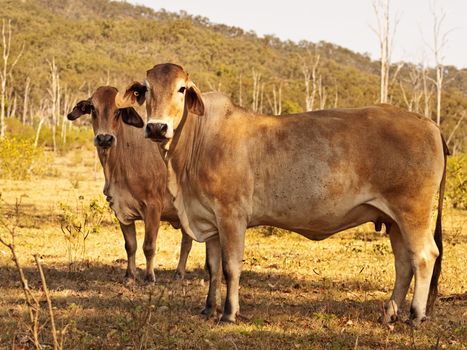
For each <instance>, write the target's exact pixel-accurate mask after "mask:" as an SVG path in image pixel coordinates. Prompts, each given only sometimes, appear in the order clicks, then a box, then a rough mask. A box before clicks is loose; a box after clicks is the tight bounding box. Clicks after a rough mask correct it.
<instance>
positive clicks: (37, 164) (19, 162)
mask: <svg viewBox="0 0 467 350" xmlns="http://www.w3.org/2000/svg"><path fill="white" fill-rule="evenodd" d="M46 164H47V160H46V157H45V155H44V150H43V148H42V147H38V148H35V147H34V143H33V141H32V140H30V139H16V138H14V137H5V138H4V139H0V178H3V179H14V180H23V179H28V178H30V177H31V175H42V174H43V173H44V172H45V171H46V169H47V165H46Z"/></svg>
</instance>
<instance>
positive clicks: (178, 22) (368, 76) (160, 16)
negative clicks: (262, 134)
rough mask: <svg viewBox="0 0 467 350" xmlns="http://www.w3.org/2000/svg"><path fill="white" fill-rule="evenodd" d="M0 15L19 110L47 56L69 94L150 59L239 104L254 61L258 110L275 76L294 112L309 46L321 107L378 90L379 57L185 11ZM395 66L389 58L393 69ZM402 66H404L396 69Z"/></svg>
mask: <svg viewBox="0 0 467 350" xmlns="http://www.w3.org/2000/svg"><path fill="white" fill-rule="evenodd" d="M0 16H1V17H2V18H11V19H12V25H13V33H14V41H13V47H12V52H18V51H19V50H20V47H21V45H22V44H24V45H25V47H26V49H25V52H24V54H23V56H22V58H21V60H20V61H19V64H18V65H17V66H16V67H15V71H14V75H15V79H14V82H13V85H14V86H13V88H14V90H15V92H17V96H18V97H19V100H18V107H19V109H21V106H22V103H21V98H22V96H23V90H24V81H25V79H26V77H27V76H29V77H31V79H32V82H31V84H32V89H31V105H32V107H34V106H36V107H35V108H36V110H37V107H38V106H39V105H40V101H41V100H43V99H44V97H47V94H48V93H47V90H48V89H49V88H50V72H49V66H48V63H47V60H49V61H50V60H51V59H52V58H53V57H54V58H55V62H56V63H57V66H58V68H59V73H60V80H61V86H62V87H63V88H64V89H65V88H66V89H67V91H68V92H70V93H71V96H70V97H71V100H73V99H75V98H76V99H81V98H88V97H89V94H90V92H92V91H93V90H94V89H95V88H97V87H98V86H100V85H106V84H107V83H108V84H110V85H114V86H116V87H118V88H120V89H121V88H123V87H124V86H126V85H127V84H128V83H129V82H130V81H132V80H135V79H142V78H143V76H144V71H145V70H146V69H147V68H149V67H152V66H153V65H154V64H156V63H161V62H169V61H170V62H175V63H179V64H181V65H183V66H184V67H185V68H186V69H187V71H189V72H190V74H191V76H192V78H193V80H194V81H195V82H196V84H197V85H198V86H199V87H200V88H201V90H202V91H208V90H212V89H219V90H221V91H222V92H224V93H226V94H228V95H230V96H231V97H232V99H233V100H234V102H237V103H238V102H239V101H240V100H241V101H242V105H243V106H244V107H246V108H249V107H250V106H251V102H252V87H253V79H252V69H255V71H257V72H259V73H261V85H262V84H264V99H263V102H264V103H263V105H264V110H263V112H266V113H271V112H272V108H271V104H270V103H268V101H269V100H272V99H273V98H272V87H273V85H274V86H276V87H277V86H279V84H280V83H283V89H282V102H283V106H282V107H283V108H282V110H283V113H295V112H301V111H303V110H304V107H305V102H304V101H305V88H304V82H303V73H302V68H303V63H304V62H306V61H309V60H310V57H312V56H313V55H314V54H319V55H320V57H321V59H320V65H319V74H320V75H321V76H322V79H323V85H324V87H325V88H326V95H327V100H326V105H325V107H326V108H329V107H333V106H334V105H335V103H336V100H337V105H338V107H358V106H363V105H369V104H374V103H377V102H378V99H379V62H377V61H372V60H371V59H370V57H369V56H368V55H363V54H358V53H354V52H352V51H350V50H348V49H346V48H343V47H340V46H337V45H334V44H331V43H327V42H319V43H311V42H308V41H301V42H299V43H294V42H291V41H281V40H279V39H278V38H276V37H274V36H273V35H266V36H264V37H259V36H257V35H256V34H255V33H253V32H246V31H244V30H242V29H240V28H235V27H229V26H226V25H222V24H221V25H218V24H214V23H210V22H209V20H208V19H206V18H202V17H195V16H190V15H188V14H186V13H180V14H174V13H169V12H166V11H163V10H161V11H154V10H152V9H149V8H146V7H143V6H133V5H131V4H128V3H125V2H117V1H110V0H31V1H12V0H7V1H3V3H2V6H1V7H0ZM308 63H310V62H308ZM395 69H396V67H395V66H393V67H391V71H392V72H394V71H395ZM408 74H409V69H408V65H407V66H406V67H403V68H402V70H401V72H400V75H399V76H400V77H401V76H407V75H408ZM431 74H432V75H433V72H431ZM446 80H449V81H450V83H449V84H448V85H447V88H446V90H445V91H444V94H443V107H442V115H443V120H442V125H441V128H442V130H443V131H444V133H445V134H449V133H450V132H451V130H452V128H453V127H454V125H455V123H456V120H458V118H459V115H460V114H461V111H463V110H465V109H467V100H466V99H465V91H467V83H466V82H467V76H466V73H465V69H461V70H458V69H456V68H455V67H449V69H448V70H447V76H446ZM398 85H399V84H397V82H396V83H395V84H393V85H392V86H391V89H390V94H391V96H390V98H391V103H393V104H395V105H399V106H401V107H405V103H404V102H403V98H402V95H401V91H400V87H399V86H398ZM407 89H408V90H410V87H407ZM240 91H241V92H240ZM240 96H241V98H240ZM315 107H317V106H315ZM465 128H466V126H461V127H460V128H459V130H458V132H457V133H456V135H455V136H454V139H453V142H452V144H457V145H458V147H457V148H458V149H461V150H462V149H463V147H465V142H466V141H465V137H462V135H465V134H466V133H465V131H466V129H465ZM49 136H50V134H49V133H47V130H44V139H42V136H41V141H40V144H44V142H47V143H50V137H49ZM57 140H58V139H57ZM83 141H84V140H83ZM86 143H88V141H86Z"/></svg>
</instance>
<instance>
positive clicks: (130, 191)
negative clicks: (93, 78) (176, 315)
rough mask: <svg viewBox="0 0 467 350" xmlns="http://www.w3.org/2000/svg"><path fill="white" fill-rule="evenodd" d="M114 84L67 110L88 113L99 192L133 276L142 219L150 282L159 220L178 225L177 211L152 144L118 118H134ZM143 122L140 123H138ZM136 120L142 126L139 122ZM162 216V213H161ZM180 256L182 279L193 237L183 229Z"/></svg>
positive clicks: (74, 113)
mask: <svg viewBox="0 0 467 350" xmlns="http://www.w3.org/2000/svg"><path fill="white" fill-rule="evenodd" d="M116 95H117V89H116V88H114V87H111V86H101V87H99V88H98V89H97V90H96V91H95V92H94V93H93V94H92V96H91V97H90V98H88V99H87V100H84V101H80V102H78V104H77V105H76V106H75V107H74V108H73V111H72V112H71V113H69V114H68V119H69V120H75V119H77V118H79V117H80V116H82V115H83V114H91V115H92V127H93V130H94V135H95V137H94V144H95V146H96V150H97V154H98V156H99V160H100V162H101V164H102V167H103V170H104V177H105V186H104V195H105V196H106V199H107V201H108V202H109V203H110V207H111V208H112V209H113V211H114V212H115V215H116V217H117V219H118V221H119V223H120V228H121V229H122V232H123V237H124V238H125V250H126V252H127V256H128V267H127V271H126V277H128V278H130V279H134V278H135V273H136V263H135V254H136V245H137V243H136V229H135V220H141V219H142V220H144V229H145V236H144V243H143V250H144V254H145V256H146V276H145V279H146V280H147V281H150V282H152V281H154V279H155V276H154V255H155V248H156V238H157V232H158V229H159V222H160V220H163V221H168V222H170V223H171V224H172V225H173V226H174V227H180V223H179V220H178V216H177V212H176V210H175V208H174V207H173V204H172V200H171V197H170V195H169V194H168V193H167V191H166V186H167V185H166V184H167V168H166V166H165V164H164V161H163V160H162V157H161V154H160V151H159V147H158V145H157V144H156V143H154V142H150V141H148V140H146V139H144V137H143V135H142V133H141V132H138V130H136V129H134V128H132V127H129V126H127V125H125V124H124V123H123V122H122V120H123V121H125V122H129V121H133V122H136V123H137V122H138V120H139V119H140V117H139V116H138V114H137V112H136V111H135V110H134V109H133V108H125V109H118V108H117V106H116V105H115V96H116ZM143 124H144V123H143ZM143 124H141V126H143ZM161 215H162V216H161ZM182 233H183V238H182V245H181V249H180V260H179V263H178V267H177V272H176V277H178V278H183V277H184V275H185V267H186V262H187V258H188V254H189V252H190V250H191V245H192V239H191V238H190V237H189V236H187V235H186V234H185V233H184V232H183V230H182Z"/></svg>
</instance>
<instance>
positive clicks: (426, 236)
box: [401, 220, 439, 327]
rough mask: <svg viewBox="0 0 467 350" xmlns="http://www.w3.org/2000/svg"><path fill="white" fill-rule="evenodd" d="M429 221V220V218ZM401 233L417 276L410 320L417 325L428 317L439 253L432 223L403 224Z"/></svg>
mask: <svg viewBox="0 0 467 350" xmlns="http://www.w3.org/2000/svg"><path fill="white" fill-rule="evenodd" d="M427 221H428V222H429V220H427ZM401 233H402V237H403V239H404V242H406V244H407V249H408V251H409V254H410V261H411V265H412V271H413V273H414V276H415V285H414V295H413V299H412V304H411V307H410V320H411V324H412V325H413V326H414V327H417V326H418V325H419V324H420V323H421V322H423V321H424V320H425V319H426V306H427V300H428V294H429V290H430V283H431V277H432V274H433V267H434V265H435V262H436V258H437V257H438V255H439V250H438V247H437V245H436V243H435V240H434V237H433V233H432V232H431V230H430V225H429V224H425V225H402V226H401Z"/></svg>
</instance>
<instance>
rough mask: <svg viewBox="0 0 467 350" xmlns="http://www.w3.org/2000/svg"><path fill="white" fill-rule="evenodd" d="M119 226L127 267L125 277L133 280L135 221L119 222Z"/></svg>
mask: <svg viewBox="0 0 467 350" xmlns="http://www.w3.org/2000/svg"><path fill="white" fill-rule="evenodd" d="M120 228H121V230H122V233H123V238H124V239H125V250H126V254H127V269H126V274H125V277H126V278H128V279H130V280H134V279H135V277H136V246H137V244H136V228H135V223H134V222H132V223H131V224H129V225H125V224H122V223H121V222H120Z"/></svg>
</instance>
